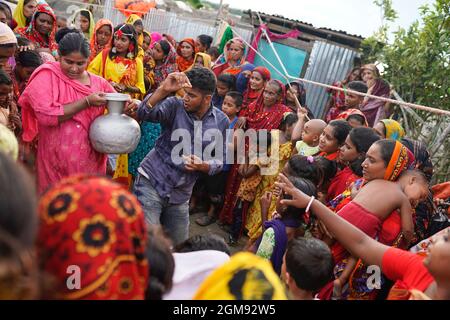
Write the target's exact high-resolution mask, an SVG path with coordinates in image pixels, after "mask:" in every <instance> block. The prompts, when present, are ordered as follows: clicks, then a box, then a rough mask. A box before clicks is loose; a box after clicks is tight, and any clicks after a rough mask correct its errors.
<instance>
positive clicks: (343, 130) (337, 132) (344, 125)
mask: <svg viewBox="0 0 450 320" xmlns="http://www.w3.org/2000/svg"><path fill="white" fill-rule="evenodd" d="M328 125H329V126H331V127H332V128H333V136H334V138H335V139H336V140H337V142H338V145H339V146H342V145H343V144H344V142H345V139H347V136H348V134H349V133H350V131H351V130H352V129H353V128H352V126H351V125H349V124H348V122H347V121H345V120H333V121H331V122H330V123H329V124H328Z"/></svg>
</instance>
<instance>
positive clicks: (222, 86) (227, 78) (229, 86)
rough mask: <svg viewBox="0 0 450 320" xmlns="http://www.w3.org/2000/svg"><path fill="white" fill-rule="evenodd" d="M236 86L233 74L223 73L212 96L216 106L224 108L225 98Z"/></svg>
mask: <svg viewBox="0 0 450 320" xmlns="http://www.w3.org/2000/svg"><path fill="white" fill-rule="evenodd" d="M235 86H236V78H235V76H233V75H231V74H221V75H220V76H218V77H217V86H216V92H215V93H214V95H213V97H212V104H213V106H214V107H216V108H218V109H220V110H222V104H223V99H224V98H225V96H226V95H227V93H228V92H230V91H234V90H235Z"/></svg>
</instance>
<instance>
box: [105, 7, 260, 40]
mask: <svg viewBox="0 0 450 320" xmlns="http://www.w3.org/2000/svg"><path fill="white" fill-rule="evenodd" d="M104 16H105V18H106V19H109V20H111V21H112V22H113V24H114V25H118V24H120V23H123V22H124V21H125V16H124V15H123V14H122V13H121V12H120V11H119V10H117V9H114V1H113V0H106V1H105V13H104ZM143 22H144V28H145V29H146V30H149V31H150V32H159V33H167V34H170V35H172V36H173V37H174V38H175V40H177V41H180V40H182V39H184V38H195V37H196V36H198V35H200V34H207V35H210V36H212V37H215V36H216V34H217V27H215V26H214V22H215V21H213V20H211V21H210V22H209V21H205V20H200V19H198V20H196V19H194V18H192V17H184V16H180V15H177V14H176V13H173V12H166V11H161V10H152V11H150V12H149V13H148V14H146V15H145V17H144V20H143ZM236 29H237V30H238V32H239V33H240V34H241V35H242V36H243V37H244V39H245V40H246V41H249V42H250V40H251V38H252V31H251V30H247V29H242V28H236Z"/></svg>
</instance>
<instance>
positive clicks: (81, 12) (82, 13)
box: [80, 9, 91, 25]
mask: <svg viewBox="0 0 450 320" xmlns="http://www.w3.org/2000/svg"><path fill="white" fill-rule="evenodd" d="M80 16H83V17H85V18H86V19H88V20H89V25H90V24H91V15H90V12H89V10H85V9H83V10H80Z"/></svg>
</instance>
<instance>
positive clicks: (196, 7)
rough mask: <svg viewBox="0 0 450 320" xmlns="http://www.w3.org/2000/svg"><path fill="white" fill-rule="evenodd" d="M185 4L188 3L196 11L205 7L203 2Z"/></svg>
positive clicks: (194, 1) (191, 1)
mask: <svg viewBox="0 0 450 320" xmlns="http://www.w3.org/2000/svg"><path fill="white" fill-rule="evenodd" d="M185 2H187V3H188V4H189V5H190V6H191V7H192V8H194V9H201V8H203V7H204V5H203V3H202V1H201V0H186V1H185Z"/></svg>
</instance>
